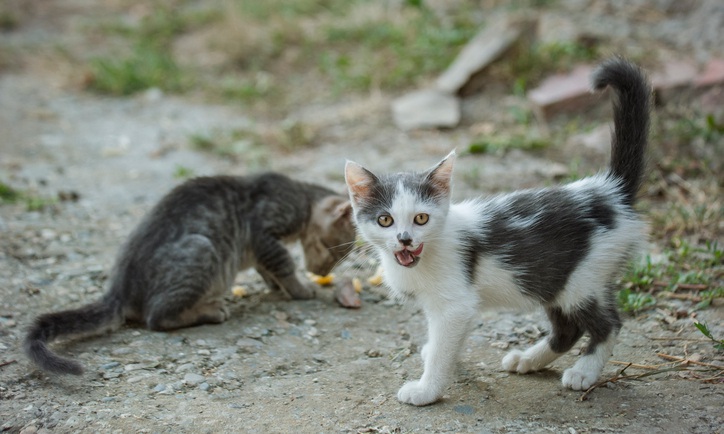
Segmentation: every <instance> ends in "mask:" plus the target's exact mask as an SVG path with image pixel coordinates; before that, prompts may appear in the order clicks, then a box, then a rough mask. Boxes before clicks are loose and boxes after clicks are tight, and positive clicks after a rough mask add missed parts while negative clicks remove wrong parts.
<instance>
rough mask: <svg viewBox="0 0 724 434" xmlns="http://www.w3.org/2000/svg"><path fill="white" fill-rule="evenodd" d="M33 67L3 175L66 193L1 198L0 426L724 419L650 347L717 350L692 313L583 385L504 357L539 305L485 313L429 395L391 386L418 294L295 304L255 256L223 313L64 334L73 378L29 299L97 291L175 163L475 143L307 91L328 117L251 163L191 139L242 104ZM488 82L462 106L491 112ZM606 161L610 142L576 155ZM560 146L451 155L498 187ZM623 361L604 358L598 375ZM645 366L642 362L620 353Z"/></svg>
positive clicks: (465, 426) (304, 427)
mask: <svg viewBox="0 0 724 434" xmlns="http://www.w3.org/2000/svg"><path fill="white" fill-rule="evenodd" d="M34 71H35V73H33V70H31V72H30V73H27V71H25V72H23V71H19V72H7V73H4V74H2V75H0V136H1V137H0V180H10V181H12V184H13V186H15V187H17V188H20V189H22V190H24V191H29V192H33V194H34V195H35V196H37V197H38V198H58V197H59V195H60V196H62V197H64V198H68V197H70V198H71V200H61V201H58V200H53V201H52V202H53V203H51V204H50V205H48V206H46V207H45V208H43V209H42V210H28V208H27V207H26V206H25V204H16V205H4V206H2V207H0V243H1V246H0V430H1V431H4V432H23V433H26V434H30V433H34V432H124V433H125V432H174V433H175V432H260V433H266V432H289V433H292V432H372V433H375V432H379V433H384V432H556V433H558V432H569V433H575V432H626V433H629V432H631V433H654V432H662V433H663V432H665V433H716V432H721V430H722V428H721V427H722V426H724V413H723V412H722V406H723V405H724V386H723V385H722V384H721V383H720V382H719V383H707V382H705V381H701V378H699V379H697V378H696V377H697V376H698V377H706V376H710V375H713V373H712V372H710V371H709V372H703V373H696V372H691V371H690V370H693V369H699V368H702V369H703V368H705V366H701V365H696V364H688V365H686V366H680V365H678V364H676V363H669V364H666V365H662V364H664V363H666V362H670V361H669V360H666V359H663V358H661V356H658V355H657V354H658V353H664V354H668V355H671V356H676V357H688V358H690V359H691V360H695V361H696V360H700V359H704V360H711V359H712V357H716V356H713V354H714V350H713V349H712V346H711V343H710V342H706V341H704V340H703V339H702V335H701V334H699V333H698V332H696V330H695V329H694V328H693V327H692V326H691V320H690V319H689V318H687V317H684V318H679V319H676V318H672V319H671V320H670V321H669V322H668V323H667V322H664V321H661V318H660V316H656V315H654V314H653V313H652V314H651V315H642V316H639V317H637V318H627V320H626V322H625V324H624V328H623V330H622V332H621V335H620V338H619V342H618V344H617V346H616V347H615V350H614V356H613V360H614V361H619V362H624V363H628V362H632V363H635V364H638V365H648V366H658V369H664V368H669V367H675V366H680V368H681V369H688V370H683V371H681V370H680V371H673V372H667V373H661V374H658V375H654V376H649V377H644V378H641V379H640V380H638V381H633V380H625V381H617V382H611V383H608V384H606V385H604V386H602V387H599V388H597V389H595V390H593V391H592V392H591V393H590V394H589V395H588V396H587V397H586V399H585V400H581V397H582V393H580V392H573V391H570V390H564V389H562V388H561V386H560V379H559V377H560V374H561V373H562V371H563V369H565V368H566V367H567V366H569V365H570V364H572V363H573V360H574V358H575V355H568V356H565V357H563V358H562V359H561V360H559V361H557V362H556V363H554V364H553V366H552V368H551V369H550V370H547V371H544V372H541V373H537V374H533V375H527V376H519V375H511V374H508V373H506V372H503V371H502V369H501V368H500V360H501V358H502V356H503V355H504V354H505V353H506V351H507V350H508V349H509V348H514V347H518V346H521V347H522V346H526V345H529V344H530V343H531V342H533V341H535V340H537V339H538V338H539V337H540V336H541V334H542V333H544V330H545V329H546V324H545V321H544V318H543V316H542V315H540V314H519V313H507V312H489V313H485V314H481V316H480V320H479V323H478V324H477V327H476V328H475V330H474V331H473V333H472V335H471V337H470V339H468V341H467V343H466V346H465V348H464V350H463V354H462V357H461V362H460V366H459V374H458V377H457V381H456V382H455V384H454V385H452V386H451V387H450V388H449V390H448V392H447V394H446V396H445V398H444V399H443V400H442V401H441V402H440V403H438V404H435V405H432V406H428V407H424V408H415V407H412V406H408V405H403V404H400V403H399V402H398V401H397V400H396V398H395V396H396V392H397V389H398V388H399V387H400V386H401V385H402V384H403V383H404V382H405V381H406V380H407V379H413V378H417V377H418V376H419V375H420V374H421V372H422V366H421V360H420V356H419V348H420V347H421V345H422V344H423V343H424V339H425V322H424V318H423V315H422V314H421V312H419V311H418V310H417V309H416V308H415V306H414V305H412V304H409V305H404V306H403V305H399V304H397V303H394V302H392V301H390V300H388V299H387V298H386V296H385V291H384V289H383V288H376V287H370V286H369V285H365V289H364V291H363V293H362V300H363V307H362V308H361V309H359V310H345V309H343V308H340V307H339V306H338V305H337V304H336V303H335V301H334V300H333V298H332V295H331V290H326V289H321V290H320V291H319V295H320V296H319V298H318V299H315V300H311V301H306V302H292V301H288V300H286V299H284V298H281V297H279V296H274V295H272V294H269V293H267V292H266V291H265V289H264V286H263V284H262V282H261V279H260V278H259V277H258V276H256V275H255V274H254V273H242V274H241V275H240V277H239V280H240V281H242V282H243V283H244V284H245V285H247V286H248V287H249V288H250V294H249V296H248V297H244V298H242V299H239V298H233V299H232V306H233V309H232V311H233V315H232V318H231V319H230V320H229V321H227V322H226V323H224V324H221V325H214V326H202V327H196V328H191V329H184V330H180V331H176V332H172V333H155V332H150V331H147V330H144V329H135V328H130V327H127V328H123V329H121V330H120V331H118V332H116V333H114V334H111V335H106V336H101V337H96V338H90V339H87V340H81V341H73V342H72V343H70V344H69V345H58V346H56V348H57V349H58V350H59V351H61V352H63V353H64V354H68V355H71V356H72V357H75V358H77V359H78V360H80V361H81V362H82V363H83V365H84V366H85V367H86V369H87V372H86V374H85V375H84V376H82V377H62V378H58V377H51V376H47V375H45V374H42V373H40V372H38V371H37V370H36V369H35V368H34V367H33V366H32V365H31V364H30V363H29V362H28V361H27V359H26V358H25V356H24V355H23V354H22V349H21V340H22V338H23V333H24V330H25V327H26V326H27V325H28V324H29V323H30V321H31V320H32V319H33V317H34V316H36V315H38V314H40V313H43V312H47V311H50V310H57V309H61V308H69V307H73V306H78V305H80V304H82V303H83V302H85V301H88V300H91V299H94V298H96V297H98V296H99V295H100V293H101V292H102V291H103V284H104V280H105V278H106V273H107V270H108V269H109V267H110V266H111V264H112V261H113V258H114V256H115V254H116V251H117V249H118V246H119V245H120V243H122V241H123V240H124V239H125V237H126V236H127V234H128V233H129V231H130V230H131V229H132V228H133V226H134V225H135V224H136V223H137V222H138V220H139V219H140V217H141V215H143V213H144V212H145V211H147V210H148V209H149V208H150V207H151V206H152V205H153V204H154V202H155V201H156V200H157V199H158V198H159V197H160V196H161V195H163V194H164V193H165V192H166V191H168V189H170V188H171V186H173V185H175V184H177V183H178V182H180V181H179V179H178V178H176V177H175V176H174V174H178V173H179V171H180V170H182V169H183V170H190V171H192V172H193V173H194V174H196V175H204V174H214V173H231V174H244V173H249V172H252V171H254V170H258V169H260V168H262V167H263V168H269V169H274V170H279V171H283V172H286V173H290V174H292V175H293V176H296V177H298V178H302V179H308V180H314V181H317V182H327V183H329V184H330V185H332V186H334V187H335V188H339V189H342V187H343V184H342V176H341V171H342V167H343V164H344V160H345V158H350V159H353V160H356V161H359V162H361V163H365V164H369V165H370V166H373V167H375V168H376V169H378V170H381V171H382V170H396V169H400V168H404V169H424V168H426V167H428V166H430V165H431V164H433V163H434V162H436V161H438V159H439V158H440V157H442V156H444V155H445V154H446V153H447V152H448V151H449V150H450V149H451V148H453V147H455V146H464V145H465V144H467V143H469V140H470V134H471V133H470V132H469V131H467V130H460V131H455V130H454V131H446V132H419V133H414V134H404V133H401V132H400V131H398V130H397V129H396V128H394V127H393V126H392V125H391V123H390V121H389V119H388V117H387V113H388V112H387V108H388V106H389V99H388V97H387V96H380V95H372V96H370V97H368V98H360V99H352V100H348V101H345V102H344V103H339V104H338V105H336V106H315V105H312V106H309V107H304V108H303V109H300V114H299V116H304V117H306V118H307V119H312V120H313V121H314V123H315V125H317V126H318V127H319V138H318V140H317V142H318V143H317V145H316V146H315V147H312V148H302V149H297V150H295V151H294V152H289V151H285V152H281V151H278V150H276V151H273V152H270V154H269V155H268V156H267V157H268V158H267V159H266V160H264V162H263V163H261V166H260V163H259V162H258V161H257V160H252V159H246V160H245V159H243V158H242V159H241V160H240V161H231V160H229V159H228V158H224V157H222V156H219V155H215V154H210V153H202V152H199V151H195V150H193V149H192V146H191V145H190V140H189V137H190V136H191V135H194V134H204V133H209V132H213V131H215V130H231V129H234V128H246V127H248V126H249V125H252V124H253V123H254V122H257V121H258V120H257V119H254V118H253V116H252V115H251V114H249V113H245V112H243V111H240V110H237V109H233V108H230V107H223V106H209V105H204V104H199V103H193V102H189V101H187V100H183V99H180V98H175V97H169V96H165V95H160V94H157V93H155V92H147V93H144V94H140V95H138V96H135V97H132V98H102V97H97V96H91V95H89V94H87V93H81V92H74V91H70V90H64V89H62V88H58V87H56V86H53V85H51V84H49V82H48V80H47V73H45V74H38V73H37V70H34ZM486 98H490V100H486ZM492 98H495V97H491V96H485V95H480V96H478V97H474V98H470V99H469V100H467V101H466V102H465V104H468V105H469V106H470V107H467V109H471V107H474V108H478V107H482V108H485V107H489V108H488V110H491V111H492V110H495V108H494V107H495V104H494V103H493V101H492ZM481 117H482V115H481ZM601 122H602V123H605V122H606V120H602V121H601ZM578 152H584V151H583V150H579V151H578ZM605 163H606V161H605V157H604V156H601V160H600V161H593V162H589V163H587V164H591V167H598V166H599V164H600V165H601V166H602V165H604V164H605ZM556 164H560V162H556V161H551V160H549V159H547V158H545V157H544V156H543V155H542V154H537V155H532V154H527V153H524V152H520V151H513V152H510V153H508V154H507V155H506V156H504V157H500V156H466V157H464V158H461V159H460V161H459V164H458V167H457V168H456V173H457V176H458V179H460V178H462V177H464V176H466V174H468V175H469V174H474V176H475V177H476V178H477V182H478V184H479V185H481V186H484V188H481V190H483V191H486V192H489V191H497V190H501V189H512V188H517V187H521V186H532V185H541V184H544V183H548V182H551V181H550V176H549V174H550V168H551V167H553V166H554V165H556ZM477 193H480V191H479V190H476V189H473V188H472V187H471V186H470V184H469V183H466V182H458V183H457V184H456V193H455V194H456V196H457V197H460V198H462V197H465V196H468V195H471V194H477ZM75 194H77V196H78V199H77V200H73V196H74V195H75ZM345 270H346V271H343V272H344V273H345V275H348V276H353V275H358V276H359V277H361V278H362V279H363V280H364V279H365V278H366V277H367V276H369V275H370V274H372V272H373V270H374V265H373V264H372V263H371V262H370V259H369V258H366V257H359V258H355V259H353V260H352V261H350V263H349V264H346V267H345ZM699 319H700V320H703V321H706V322H708V323H709V324H711V325H713V326H716V327H718V328H717V330H718V331H720V330H721V329H722V327H724V307H722V306H715V307H712V308H709V309H707V310H704V311H702V312H700V313H699ZM661 338H665V339H661ZM581 346H582V345H578V346H577V347H576V348H577V349H580V348H581ZM574 352H575V351H574ZM623 367H624V365H622V364H617V363H614V362H611V363H609V364H608V365H607V366H606V368H605V371H604V378H610V377H614V376H615V375H616V374H617V372H619V371H620V370H621V369H622V368H623ZM646 372H652V370H651V369H648V370H647V369H641V368H636V366H631V367H629V368H628V369H627V370H626V374H628V375H636V374H642V373H646Z"/></svg>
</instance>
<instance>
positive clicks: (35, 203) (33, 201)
mask: <svg viewBox="0 0 724 434" xmlns="http://www.w3.org/2000/svg"><path fill="white" fill-rule="evenodd" d="M23 199H24V200H25V207H26V209H27V210H28V211H42V210H44V209H45V208H47V207H49V206H51V205H55V204H56V203H57V202H58V200H57V199H56V198H52V197H43V196H33V195H28V194H23Z"/></svg>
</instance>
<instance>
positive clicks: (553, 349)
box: [503, 308, 583, 374]
mask: <svg viewBox="0 0 724 434" xmlns="http://www.w3.org/2000/svg"><path fill="white" fill-rule="evenodd" d="M546 313H547V314H548V318H549V319H550V321H551V326H552V329H551V334H550V336H548V337H547V338H545V339H542V340H540V341H538V343H536V344H535V345H533V346H532V347H530V348H528V349H527V350H525V351H520V350H512V351H510V352H509V353H508V354H506V355H505V357H504V358H503V369H505V370H507V371H510V372H517V373H519V374H526V373H528V372H535V371H539V370H541V369H543V368H544V367H546V366H547V365H548V364H549V363H551V362H552V361H554V360H555V359H557V358H558V357H560V356H561V355H563V354H564V353H565V352H567V351H568V350H570V349H571V348H572V347H573V345H574V344H575V343H576V342H577V341H578V339H580V338H581V335H582V334H583V330H582V329H581V328H580V327H579V326H578V325H577V324H576V321H575V320H574V319H573V318H572V317H570V316H567V315H565V314H563V312H562V311H561V309H559V308H551V309H546Z"/></svg>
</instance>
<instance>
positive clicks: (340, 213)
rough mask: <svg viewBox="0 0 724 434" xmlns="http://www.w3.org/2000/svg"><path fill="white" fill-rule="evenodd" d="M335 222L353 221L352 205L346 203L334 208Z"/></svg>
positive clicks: (348, 202)
mask: <svg viewBox="0 0 724 434" xmlns="http://www.w3.org/2000/svg"><path fill="white" fill-rule="evenodd" d="M332 215H333V216H334V221H340V220H350V221H351V220H352V203H351V202H350V201H348V200H347V201H344V202H342V203H340V204H339V205H337V206H336V207H335V208H334V213H333V214H332Z"/></svg>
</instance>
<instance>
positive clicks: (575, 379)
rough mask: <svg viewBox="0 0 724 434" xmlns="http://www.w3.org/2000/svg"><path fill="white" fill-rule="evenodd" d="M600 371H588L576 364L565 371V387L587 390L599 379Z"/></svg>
mask: <svg viewBox="0 0 724 434" xmlns="http://www.w3.org/2000/svg"><path fill="white" fill-rule="evenodd" d="M598 375H599V372H591V371H586V370H583V369H580V368H576V367H575V366H574V367H572V368H569V369H566V370H565V371H564V372H563V379H562V381H561V382H562V383H563V386H564V387H568V388H569V389H573V390H587V389H588V388H589V387H591V386H593V384H594V383H595V382H596V380H598Z"/></svg>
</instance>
